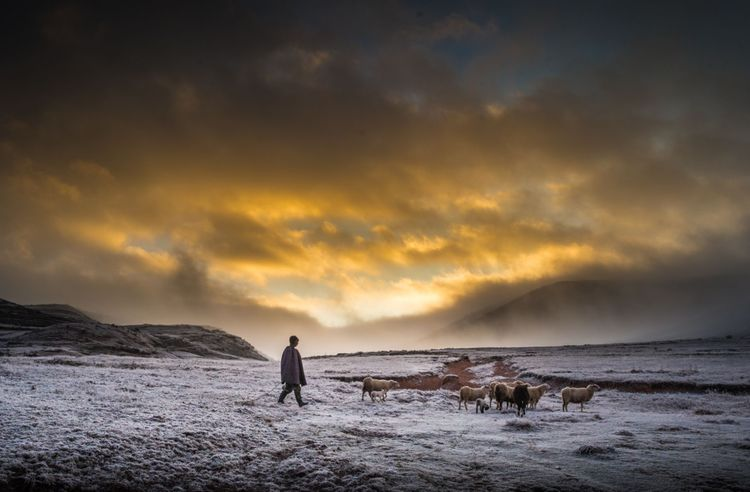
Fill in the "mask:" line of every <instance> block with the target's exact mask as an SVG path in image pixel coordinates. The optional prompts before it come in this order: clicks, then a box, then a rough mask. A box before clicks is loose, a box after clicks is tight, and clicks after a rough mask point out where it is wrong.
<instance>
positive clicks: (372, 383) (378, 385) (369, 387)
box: [362, 376, 398, 401]
mask: <svg viewBox="0 0 750 492" xmlns="http://www.w3.org/2000/svg"><path fill="white" fill-rule="evenodd" d="M393 388H398V381H394V380H393V379H373V378H371V377H370V376H367V377H366V378H365V379H364V380H363V381H362V401H365V393H368V394H369V393H372V392H373V391H376V390H386V391H388V390H390V389H393Z"/></svg>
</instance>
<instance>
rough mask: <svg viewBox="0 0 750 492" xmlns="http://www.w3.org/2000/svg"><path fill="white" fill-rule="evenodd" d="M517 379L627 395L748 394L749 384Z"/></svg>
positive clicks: (542, 377)
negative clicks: (614, 391) (622, 392)
mask: <svg viewBox="0 0 750 492" xmlns="http://www.w3.org/2000/svg"><path fill="white" fill-rule="evenodd" d="M518 377H519V378H532V379H536V380H539V381H541V382H543V383H548V384H549V385H550V386H553V387H558V388H563V387H565V386H578V387H584V386H586V385H589V384H598V385H599V386H600V387H601V388H602V389H613V390H618V391H624V392H627V393H706V392H716V393H728V394H732V395H747V394H750V384H724V383H695V382H691V381H684V382H683V381H609V380H604V379H576V378H570V377H563V376H551V375H545V374H537V373H534V372H529V371H527V372H523V373H521V374H519V376H518Z"/></svg>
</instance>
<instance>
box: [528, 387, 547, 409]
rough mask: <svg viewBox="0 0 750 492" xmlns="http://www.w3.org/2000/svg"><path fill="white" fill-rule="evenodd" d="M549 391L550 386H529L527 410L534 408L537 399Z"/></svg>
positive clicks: (537, 401)
mask: <svg viewBox="0 0 750 492" xmlns="http://www.w3.org/2000/svg"><path fill="white" fill-rule="evenodd" d="M549 389H550V386H549V384H547V383H544V384H540V385H539V386H529V408H536V404H537V403H539V399H540V398H541V397H542V396H543V395H544V393H545V392H547V391H549Z"/></svg>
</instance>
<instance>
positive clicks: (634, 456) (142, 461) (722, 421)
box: [0, 342, 750, 490]
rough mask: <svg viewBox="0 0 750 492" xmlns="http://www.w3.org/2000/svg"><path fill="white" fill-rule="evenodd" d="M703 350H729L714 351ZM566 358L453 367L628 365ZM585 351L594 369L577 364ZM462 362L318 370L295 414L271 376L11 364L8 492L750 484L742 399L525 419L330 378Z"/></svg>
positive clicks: (686, 399) (339, 364) (204, 367)
mask: <svg viewBox="0 0 750 492" xmlns="http://www.w3.org/2000/svg"><path fill="white" fill-rule="evenodd" d="M637 347H641V346H637ZM643 347H644V348H643V349H641V348H638V349H637V350H636V349H634V353H633V357H635V359H634V360H639V361H645V360H652V359H647V358H645V355H644V354H646V353H647V352H648V347H646V346H643ZM676 347H677V346H676V345H675V346H673V347H672V348H673V351H672V352H674V351H675V350H674V349H675V348H676ZM704 348H706V347H704ZM707 348H708V349H711V348H716V347H715V346H713V345H711V344H710V343H708V342H707ZM697 349H700V347H699V348H697ZM697 349H696V347H693V348H692V349H690V350H692V351H693V352H695V350H697ZM558 350H559V354H557V355H555V354H554V351H555V349H544V350H543V352H544V354H543V355H533V354H528V353H526V352H525V351H520V350H518V349H513V350H511V349H505V350H496V351H493V350H488V349H483V350H482V351H467V350H461V351H457V352H456V353H455V357H458V356H459V355H460V354H462V353H468V354H469V356H470V357H472V358H474V357H477V358H479V357H480V356H481V357H485V356H491V355H493V354H494V355H504V356H510V357H512V360H511V361H510V362H513V363H515V365H516V366H518V367H519V368H530V367H533V368H534V369H535V370H536V371H538V372H540V373H542V374H546V373H548V372H549V373H551V372H554V371H557V370H560V369H561V367H566V368H567V369H564V370H571V371H576V373H577V376H579V377H587V372H586V371H591V374H590V376H591V377H595V376H601V375H602V374H611V373H606V371H607V370H608V368H615V369H618V368H627V367H628V366H629V365H630V364H633V362H628V361H626V360H625V359H622V360H621V359H618V358H614V357H612V356H611V355H606V354H603V353H600V354H598V355H597V354H596V353H594V354H592V353H591V352H590V351H586V350H582V351H578V352H576V351H574V350H573V349H571V348H561V349H558ZM626 350H627V349H621V350H620V355H621V356H622V357H627V353H626ZM681 350H682V349H681ZM686 350H687V349H686ZM700 350H702V349H700ZM743 350H744V349H743ZM582 355H583V356H586V359H585V360H586V363H585V364H576V358H577V360H580V356H582ZM748 355H750V354H748V351H745V353H744V357H745V359H747V358H748ZM568 357H571V359H570V360H568V359H567V358H568ZM596 357H598V360H599V362H598V365H597V364H595V358H596ZM639 357H640V358H639ZM655 357H656V356H654V359H653V360H655ZM698 357H703V358H701V359H699V360H697V361H695V362H690V363H689V364H692V365H693V366H694V367H697V369H698V371H699V372H698V373H697V374H696V375H695V377H696V378H700V377H702V376H700V375H701V374H711V375H713V376H712V377H717V378H718V377H720V378H723V379H727V378H737V377H739V375H738V374H737V373H736V372H735V371H737V368H738V364H737V363H735V362H736V361H734V360H733V359H731V357H726V358H725V359H724V360H725V361H726V364H725V363H724V362H722V359H721V357H713V356H711V355H706V356H696V358H698ZM449 359H450V356H446V355H439V356H438V355H432V354H427V355H409V356H404V357H396V356H369V357H338V358H327V359H316V360H308V361H306V365H305V368H306V372H307V373H308V381H309V383H310V384H309V385H308V386H306V387H305V388H304V390H303V396H304V397H305V398H306V399H308V400H310V401H312V402H313V404H312V405H309V406H308V407H305V408H303V409H299V408H297V406H296V405H295V404H294V399H293V397H292V396H293V395H289V397H288V398H287V403H286V404H285V405H278V404H276V403H275V400H276V397H277V396H278V392H279V390H280V384H279V382H278V365H277V364H278V363H276V362H250V361H247V362H244V361H242V362H241V361H219V360H205V359H189V360H178V359H142V358H130V357H113V356H90V357H78V358H72V357H71V358H68V357H57V358H23V357H10V358H0V383H1V384H0V489H7V488H9V487H11V488H35V487H36V488H40V489H44V488H55V489H60V488H62V489H65V488H71V489H72V488H82V489H101V488H110V487H114V486H117V487H120V488H126V489H127V488H131V489H149V490H159V489H170V490H171V489H173V488H174V487H180V488H182V489H183V490H198V489H200V490H204V489H248V490H255V489H262V490H275V489H288V488H299V489H323V490H325V489H346V490H357V489H361V490H393V489H397V490H425V489H428V488H432V489H435V488H438V489H457V490H467V489H472V490H475V489H480V490H482V489H487V490H500V489H503V490H505V489H510V490H513V489H528V488H533V487H539V488H556V489H562V490H566V489H583V490H587V489H602V490H634V489H648V490H657V489H658V490H683V489H686V488H688V489H701V488H703V489H732V488H738V489H743V488H747V487H748V484H750V397H748V396H746V395H728V394H716V393H653V394H641V393H624V392H619V391H613V390H604V391H602V392H601V393H597V394H596V395H595V397H594V399H593V400H592V401H591V402H589V403H587V404H586V411H585V412H584V413H580V412H578V411H577V409H576V411H571V412H566V413H563V412H561V411H560V406H561V402H560V398H559V390H558V391H553V392H552V393H551V394H548V395H545V396H544V397H543V398H542V400H541V401H540V403H539V406H538V408H537V410H529V411H528V412H527V414H526V417H525V418H522V419H517V418H516V417H515V413H514V412H513V411H512V410H508V411H504V412H502V413H500V412H498V411H497V410H494V409H493V410H491V411H490V412H489V413H485V414H475V413H474V411H473V408H472V409H471V410H470V411H468V412H467V411H464V410H461V411H458V410H457V407H458V400H457V399H456V398H455V394H454V392H449V391H444V390H440V391H419V390H394V391H392V392H391V393H390V394H389V398H388V400H387V401H386V403H384V404H381V403H373V402H371V401H369V399H366V400H365V401H364V402H362V401H360V397H361V384H360V383H358V382H352V383H347V382H341V381H339V380H337V379H332V377H337V376H342V375H347V374H353V375H363V374H369V373H372V374H378V375H383V376H407V375H410V374H413V373H415V372H424V371H439V369H440V367H441V365H442V363H443V362H445V361H446V360H449ZM662 359H664V361H663V363H664V364H667V366H668V367H674V368H678V367H682V366H680V365H679V364H678V363H675V365H674V366H672V365H669V364H670V362H669V361H668V359H667V358H665V357H662ZM701 361H702V362H701ZM739 365H741V364H739ZM474 370H475V373H476V374H477V382H479V380H485V379H487V378H488V377H489V376H490V374H491V372H490V371H491V369H490V366H489V365H487V367H484V365H480V366H476V367H475V368H474ZM744 374H747V372H745V373H742V374H741V375H743V376H744ZM666 377H669V376H666ZM679 377H682V376H679ZM573 407H574V405H571V409H572V408H573Z"/></svg>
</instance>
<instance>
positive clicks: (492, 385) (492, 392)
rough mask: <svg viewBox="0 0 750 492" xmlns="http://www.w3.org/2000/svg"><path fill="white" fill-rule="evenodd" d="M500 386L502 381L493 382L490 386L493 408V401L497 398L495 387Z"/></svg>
mask: <svg viewBox="0 0 750 492" xmlns="http://www.w3.org/2000/svg"><path fill="white" fill-rule="evenodd" d="M498 384H500V381H492V382H491V383H490V384H489V388H490V406H492V400H493V399H494V398H495V386H497V385H498Z"/></svg>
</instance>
